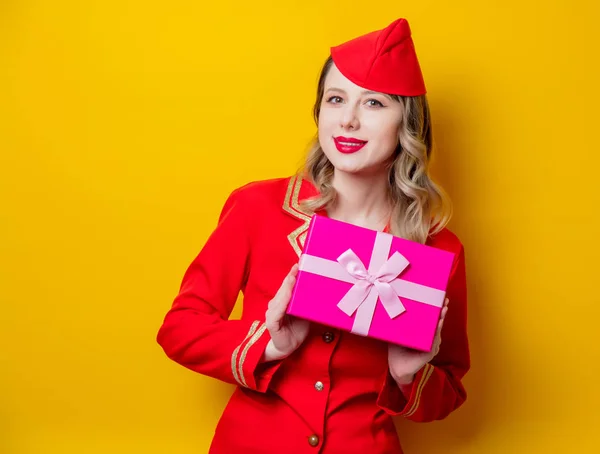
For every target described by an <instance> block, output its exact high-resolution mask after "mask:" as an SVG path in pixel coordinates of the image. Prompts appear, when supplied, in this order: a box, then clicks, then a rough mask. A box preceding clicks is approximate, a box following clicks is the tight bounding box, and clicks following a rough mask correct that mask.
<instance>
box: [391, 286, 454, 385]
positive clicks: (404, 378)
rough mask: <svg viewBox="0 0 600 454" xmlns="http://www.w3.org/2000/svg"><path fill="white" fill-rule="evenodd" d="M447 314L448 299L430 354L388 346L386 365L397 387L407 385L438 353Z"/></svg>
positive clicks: (445, 302)
mask: <svg viewBox="0 0 600 454" xmlns="http://www.w3.org/2000/svg"><path fill="white" fill-rule="evenodd" d="M446 312H448V298H446V300H445V301H444V306H443V307H442V314H441V316H440V321H439V323H438V327H437V331H436V333H435V339H434V341H433V347H432V348H431V351H430V352H422V351H419V350H413V349H412V348H406V347H402V346H400V345H396V344H388V364H389V368H390V374H391V375H392V377H393V378H394V380H395V381H396V382H397V383H398V385H409V384H410V383H412V381H413V380H414V378H415V374H416V373H417V372H418V371H419V370H420V369H421V368H422V367H423V366H424V365H425V364H427V363H428V362H429V361H431V360H432V359H433V358H434V357H435V355H437V354H438V352H439V351H440V344H441V343H442V326H444V318H445V317H446Z"/></svg>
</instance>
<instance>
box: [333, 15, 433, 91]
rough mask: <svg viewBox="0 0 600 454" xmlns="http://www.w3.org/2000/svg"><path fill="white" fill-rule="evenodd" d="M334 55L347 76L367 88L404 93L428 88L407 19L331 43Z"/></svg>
mask: <svg viewBox="0 0 600 454" xmlns="http://www.w3.org/2000/svg"><path fill="white" fill-rule="evenodd" d="M331 57H332V58H333V62H334V63H335V65H336V66H337V68H338V69H339V70H340V72H341V73H342V74H343V75H344V76H345V77H346V78H347V79H349V80H351V81H352V82H354V83H355V84H356V85H358V86H360V87H363V88H366V89H367V90H373V91H379V92H382V93H387V94H390V95H402V96H418V95H423V94H425V93H426V92H427V90H426V89H425V82H424V81H423V74H422V73H421V67H420V65H419V60H418V59H417V54H416V52H415V45H414V43H413V40H412V37H411V31H410V26H409V25H408V21H407V20H406V19H398V20H396V21H394V22H392V23H391V24H390V25H388V26H387V27H386V28H384V29H383V30H377V31H374V32H371V33H368V34H366V35H363V36H359V37H358V38H354V39H352V40H350V41H348V42H345V43H343V44H340V45H339V46H335V47H332V48H331Z"/></svg>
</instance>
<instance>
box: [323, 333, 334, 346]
mask: <svg viewBox="0 0 600 454" xmlns="http://www.w3.org/2000/svg"><path fill="white" fill-rule="evenodd" d="M333 339H335V336H334V334H333V333H332V332H331V331H326V332H324V333H323V341H325V342H326V343H328V344H329V343H331V342H333Z"/></svg>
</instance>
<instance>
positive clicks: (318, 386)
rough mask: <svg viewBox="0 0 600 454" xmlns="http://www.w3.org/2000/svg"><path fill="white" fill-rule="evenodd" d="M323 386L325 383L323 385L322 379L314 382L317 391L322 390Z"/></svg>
mask: <svg viewBox="0 0 600 454" xmlns="http://www.w3.org/2000/svg"><path fill="white" fill-rule="evenodd" d="M323 388H325V385H323V382H322V381H318V382H316V383H315V389H316V390H317V391H323Z"/></svg>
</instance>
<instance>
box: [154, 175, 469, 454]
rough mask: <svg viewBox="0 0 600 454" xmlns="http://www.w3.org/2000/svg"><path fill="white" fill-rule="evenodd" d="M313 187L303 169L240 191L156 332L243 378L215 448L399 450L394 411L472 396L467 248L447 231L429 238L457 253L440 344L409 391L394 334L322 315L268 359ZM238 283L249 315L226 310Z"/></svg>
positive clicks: (425, 414) (219, 452)
mask: <svg viewBox="0 0 600 454" xmlns="http://www.w3.org/2000/svg"><path fill="white" fill-rule="evenodd" d="M315 194H316V189H315V188H314V186H313V185H312V184H311V183H309V182H308V181H307V180H305V179H302V178H301V177H299V176H295V177H292V178H285V179H283V178H282V179H276V180H269V181H261V182H254V183H250V184H248V185H246V186H244V187H242V188H239V189H237V190H235V191H234V192H233V193H232V194H231V195H230V197H229V198H228V200H227V202H226V203H225V206H224V208H223V211H222V213H221V216H220V219H219V223H218V226H217V228H216V229H215V231H214V232H213V233H212V235H211V236H210V237H209V239H208V241H207V242H206V244H205V246H204V247H203V248H202V250H201V252H200V253H199V255H198V256H197V257H196V259H195V260H194V261H193V262H192V264H191V265H190V267H189V268H188V270H187V272H186V273H185V276H184V278H183V282H182V285H181V289H180V292H179V294H178V295H177V297H176V298H175V300H174V302H173V305H172V308H171V309H170V310H169V311H168V313H167V314H166V317H165V319H164V322H163V324H162V326H161V327H160V330H159V332H158V336H157V340H158V343H159V344H160V345H161V346H162V348H163V349H164V351H165V352H166V354H167V356H168V357H169V358H171V359H173V360H174V361H176V362H177V363H179V364H181V365H182V366H185V367H187V368H189V369H191V370H193V371H196V372H198V373H201V374H204V375H208V376H211V377H214V378H217V379H219V380H223V381H225V382H228V383H232V384H235V385H238V386H237V388H236V390H235V392H234V394H233V396H232V397H231V399H230V401H229V403H228V405H227V407H226V409H225V411H224V413H223V415H222V417H221V420H220V421H219V424H218V425H217V428H216V431H215V436H214V439H213V442H212V446H211V449H210V452H211V453H214V454H234V453H243V454H253V453H257V454H259V453H260V454H270V453H277V454H280V453H286V454H300V453H307V454H310V453H325V454H329V453H331V454H339V453H344V454H354V453H356V454H365V453H370V454H379V453H381V454H383V453H386V454H390V453H391V454H394V453H396V454H397V453H401V452H402V451H401V448H400V444H399V440H398V437H397V434H396V431H395V428H394V425H393V421H392V419H391V417H390V415H402V416H403V417H405V418H408V419H411V420H413V421H431V420H436V419H441V418H444V417H446V416H447V415H448V414H449V413H450V412H452V411H453V410H455V409H456V408H457V407H459V406H460V405H461V404H462V403H463V402H464V400H465V398H466V393H465V390H464V388H463V385H462V384H461V379H462V377H463V376H464V375H465V373H466V372H467V370H468V369H469V366H470V359H469V350H468V342H467V332H466V310H467V297H466V285H465V262H464V252H463V247H462V245H461V243H460V241H459V240H458V239H457V237H456V236H455V235H454V234H452V233H451V232H450V231H448V230H447V229H446V230H443V231H442V232H440V233H439V234H437V235H436V236H435V237H434V238H431V239H430V240H429V241H428V243H427V244H429V245H431V246H434V247H438V248H441V249H446V250H449V251H451V252H454V253H455V254H456V259H455V263H454V266H453V270H452V275H451V278H450V284H449V288H448V297H449V299H450V306H449V311H448V313H447V316H446V321H445V325H444V328H443V331H442V345H441V349H440V352H439V354H438V355H437V356H436V357H435V358H434V359H433V360H432V361H431V362H430V363H428V364H426V365H425V366H424V367H423V368H422V369H421V370H420V371H419V372H418V374H417V375H416V378H415V380H414V382H413V384H412V389H411V392H410V397H408V398H406V397H405V396H404V394H403V393H402V392H401V390H400V389H399V388H398V386H397V385H396V383H395V381H394V380H393V379H392V378H391V376H390V374H389V371H388V363H387V344H386V343H383V342H381V341H377V340H373V339H369V338H365V337H361V336H357V335H354V334H351V333H348V332H342V331H340V330H336V329H332V328H328V327H326V326H322V325H318V324H314V323H313V324H312V325H311V332H310V334H309V336H308V338H307V339H306V341H305V342H304V343H303V344H302V346H301V347H300V348H299V349H298V350H297V351H295V352H294V353H293V354H292V355H291V356H289V357H288V358H286V359H285V360H283V361H277V362H272V363H267V364H265V363H262V364H259V361H260V358H261V356H262V354H263V352H264V350H265V347H266V345H267V342H269V339H270V337H269V332H268V331H267V330H266V328H265V324H264V320H265V311H266V308H267V304H268V302H269V300H270V299H271V298H273V296H274V295H275V293H276V292H277V290H278V288H279V287H280V285H281V283H282V281H283V279H284V277H285V276H286V274H287V273H288V271H289V269H290V268H291V267H292V265H293V264H294V263H296V262H297V261H298V258H299V255H300V253H301V251H302V247H303V241H304V238H305V235H306V231H307V227H308V224H309V220H310V215H309V214H308V213H306V212H304V211H303V210H302V209H301V208H300V205H299V202H300V201H301V200H303V199H304V198H306V197H310V196H312V195H315ZM240 291H242V292H243V294H244V301H243V313H242V317H241V320H228V318H229V315H230V313H231V311H232V309H233V307H234V304H235V302H236V300H237V297H238V295H239V292H240Z"/></svg>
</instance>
